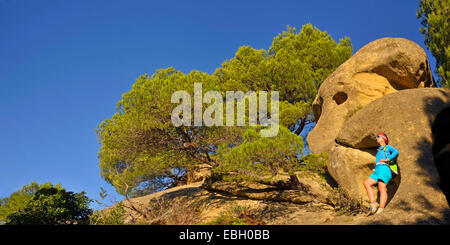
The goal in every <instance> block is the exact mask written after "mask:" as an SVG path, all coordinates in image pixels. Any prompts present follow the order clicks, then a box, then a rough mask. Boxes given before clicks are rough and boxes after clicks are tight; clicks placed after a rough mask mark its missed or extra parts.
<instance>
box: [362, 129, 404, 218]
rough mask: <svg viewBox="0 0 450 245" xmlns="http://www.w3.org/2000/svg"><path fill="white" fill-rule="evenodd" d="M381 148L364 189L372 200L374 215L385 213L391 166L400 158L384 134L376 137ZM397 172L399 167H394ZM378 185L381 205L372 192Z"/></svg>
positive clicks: (371, 206)
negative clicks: (373, 187)
mask: <svg viewBox="0 0 450 245" xmlns="http://www.w3.org/2000/svg"><path fill="white" fill-rule="evenodd" d="M376 139H377V142H378V144H380V147H379V148H378V152H377V155H376V160H375V169H374V172H373V173H372V175H370V177H369V178H367V179H366V180H365V181H364V187H365V188H366V191H367V195H368V196H369V200H370V211H371V212H372V213H375V212H376V214H379V213H381V212H382V211H383V209H384V207H385V206H386V201H387V188H386V185H387V184H388V182H389V181H390V180H391V179H392V172H391V171H392V170H391V167H390V164H395V163H393V161H394V160H395V158H396V157H397V156H398V151H397V149H395V148H394V147H393V146H391V145H388V143H389V140H388V138H387V136H386V135H385V134H384V133H379V134H378V135H377V137H376ZM394 169H395V171H396V169H397V166H396V165H395V167H394ZM375 184H378V190H379V192H380V205H379V208H378V209H377V206H378V204H377V203H376V202H375V196H374V193H373V190H372V186H373V185H375Z"/></svg>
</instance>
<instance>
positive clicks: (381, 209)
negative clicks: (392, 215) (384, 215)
mask: <svg viewBox="0 0 450 245" xmlns="http://www.w3.org/2000/svg"><path fill="white" fill-rule="evenodd" d="M383 210H384V208H378V210H377V212H376V213H375V214H379V213H381V212H383Z"/></svg>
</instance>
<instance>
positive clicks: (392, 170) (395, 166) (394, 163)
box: [383, 145, 398, 174]
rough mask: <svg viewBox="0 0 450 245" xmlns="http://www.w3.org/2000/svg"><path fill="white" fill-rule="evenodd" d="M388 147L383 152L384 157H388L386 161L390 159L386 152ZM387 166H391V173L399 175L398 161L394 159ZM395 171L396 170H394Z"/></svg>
mask: <svg viewBox="0 0 450 245" xmlns="http://www.w3.org/2000/svg"><path fill="white" fill-rule="evenodd" d="M386 147H387V145H385V146H384V147H383V151H384V155H385V156H386V159H388V160H389V158H388V156H387V152H386ZM386 165H388V166H389V168H390V169H391V172H393V173H395V174H398V172H397V169H398V168H397V161H395V160H394V159H392V160H391V161H389V162H388V163H387V164H386ZM394 169H395V170H394Z"/></svg>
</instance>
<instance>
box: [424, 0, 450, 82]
mask: <svg viewBox="0 0 450 245" xmlns="http://www.w3.org/2000/svg"><path fill="white" fill-rule="evenodd" d="M449 8H450V1H449V0H419V9H418V10H417V18H419V19H420V22H421V24H422V26H423V27H421V28H420V32H421V33H422V34H423V35H424V37H425V44H426V45H427V48H428V49H429V50H430V51H431V53H432V54H433V56H434V57H435V58H436V70H437V73H438V75H439V83H440V84H441V86H442V87H445V88H450V59H449V57H450V13H449Z"/></svg>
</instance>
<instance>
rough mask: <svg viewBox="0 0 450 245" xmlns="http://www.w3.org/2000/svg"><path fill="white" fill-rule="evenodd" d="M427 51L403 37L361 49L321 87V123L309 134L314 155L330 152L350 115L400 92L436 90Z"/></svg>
mask: <svg viewBox="0 0 450 245" xmlns="http://www.w3.org/2000/svg"><path fill="white" fill-rule="evenodd" d="M434 86H435V83H434V81H433V77H432V74H431V71H430V65H429V63H428V60H427V56H426V53H425V51H424V50H423V49H422V48H421V47H420V46H419V45H417V44H416V43H414V42H412V41H409V40H407V39H404V38H381V39H378V40H375V41H373V42H371V43H369V44H367V45H366V46H364V47H362V48H361V49H360V50H359V51H358V52H356V53H355V54H354V55H353V56H352V57H351V58H350V59H348V60H347V61H346V62H344V63H343V64H342V65H341V66H339V67H338V68H337V69H336V71H334V72H333V73H332V74H331V75H330V76H329V77H328V78H327V79H326V80H325V81H324V82H323V83H322V85H321V86H320V88H319V91H318V94H317V96H316V98H315V100H314V102H313V110H314V115H315V117H316V118H317V119H318V122H317V124H316V126H315V127H314V129H313V130H312V131H311V132H310V133H309V135H308V138H307V140H308V145H309V147H310V149H311V150H312V151H313V152H314V153H319V152H328V151H329V150H330V147H331V146H332V145H333V143H334V139H335V138H336V136H337V134H338V132H339V131H340V129H341V128H342V125H343V124H344V122H345V119H346V117H347V115H349V114H351V113H353V112H354V111H355V110H357V109H359V108H361V107H364V106H365V105H367V104H368V103H370V102H371V101H373V100H376V99H378V98H381V97H382V96H384V95H386V94H390V93H393V92H396V91H398V90H401V89H410V88H421V87H434Z"/></svg>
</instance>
